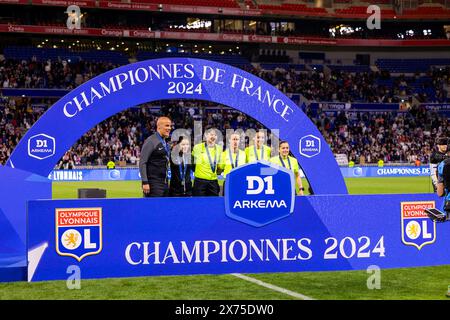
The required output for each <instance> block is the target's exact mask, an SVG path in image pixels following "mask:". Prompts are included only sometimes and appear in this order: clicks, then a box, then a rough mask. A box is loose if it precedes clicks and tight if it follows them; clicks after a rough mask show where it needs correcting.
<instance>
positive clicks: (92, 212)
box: [56, 208, 102, 261]
mask: <svg viewBox="0 0 450 320" xmlns="http://www.w3.org/2000/svg"><path fill="white" fill-rule="evenodd" d="M101 251H102V208H67V209H66V208H64V209H56V252H57V253H58V254H59V255H60V256H68V257H73V258H75V259H77V260H78V261H81V260H82V259H83V258H84V257H87V256H90V255H94V254H99V253H100V252H101Z"/></svg>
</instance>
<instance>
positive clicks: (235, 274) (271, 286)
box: [231, 273, 314, 300]
mask: <svg viewBox="0 0 450 320" xmlns="http://www.w3.org/2000/svg"><path fill="white" fill-rule="evenodd" d="M231 275H233V276H235V277H237V278H239V279H242V280H245V281H249V282H252V283H255V284H257V285H259V286H261V287H264V288H268V289H271V290H273V291H278V292H281V293H284V294H287V295H289V296H291V297H294V298H298V299H302V300H314V299H313V298H311V297H308V296H305V295H303V294H301V293H298V292H294V291H291V290H288V289H285V288H281V287H278V286H274V285H273V284H270V283H266V282H264V281H261V280H258V279H255V278H252V277H248V276H244V275H243V274H240V273H232V274H231Z"/></svg>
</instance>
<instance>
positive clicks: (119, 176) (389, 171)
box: [48, 166, 430, 181]
mask: <svg viewBox="0 0 450 320" xmlns="http://www.w3.org/2000/svg"><path fill="white" fill-rule="evenodd" d="M340 170H341V173H342V176H343V177H344V178H372V177H426V176H430V167H428V166H420V167H411V166H410V167H406V166H389V167H381V168H380V167H353V168H348V167H341V168H340ZM302 177H303V174H302ZM48 178H49V179H50V180H52V181H123V180H127V181H129V180H139V181H140V180H141V176H140V174H139V169H137V168H127V169H112V170H108V169H79V170H78V169H73V170H53V171H52V172H51V173H50V175H49V176H48ZM221 178H222V177H221V176H219V179H221Z"/></svg>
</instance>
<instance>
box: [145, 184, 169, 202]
mask: <svg viewBox="0 0 450 320" xmlns="http://www.w3.org/2000/svg"><path fill="white" fill-rule="evenodd" d="M149 185H150V193H148V194H145V193H144V197H146V198H154V197H168V196H169V186H168V185H167V184H166V183H161V182H153V181H149Z"/></svg>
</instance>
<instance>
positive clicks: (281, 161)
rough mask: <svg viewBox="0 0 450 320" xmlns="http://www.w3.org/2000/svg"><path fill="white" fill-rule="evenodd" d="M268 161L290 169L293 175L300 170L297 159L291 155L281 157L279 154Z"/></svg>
mask: <svg viewBox="0 0 450 320" xmlns="http://www.w3.org/2000/svg"><path fill="white" fill-rule="evenodd" d="M270 162H272V163H276V164H277V165H279V166H280V167H285V168H286V169H289V170H291V171H292V172H294V174H295V175H297V174H298V173H299V171H300V167H299V165H298V162H297V159H295V158H294V157H291V156H288V157H287V158H282V157H281V156H276V157H272V158H271V159H270Z"/></svg>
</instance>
